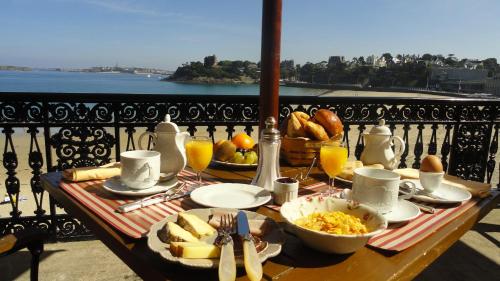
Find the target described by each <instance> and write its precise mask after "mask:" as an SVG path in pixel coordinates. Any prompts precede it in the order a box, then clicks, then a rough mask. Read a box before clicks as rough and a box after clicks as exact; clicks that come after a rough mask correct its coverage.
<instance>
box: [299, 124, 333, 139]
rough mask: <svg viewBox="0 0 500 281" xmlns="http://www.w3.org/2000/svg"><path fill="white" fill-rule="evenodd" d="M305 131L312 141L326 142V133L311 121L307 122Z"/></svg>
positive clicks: (321, 127)
mask: <svg viewBox="0 0 500 281" xmlns="http://www.w3.org/2000/svg"><path fill="white" fill-rule="evenodd" d="M305 131H306V133H307V134H308V135H309V137H311V138H312V139H316V140H321V141H326V140H328V134H327V133H326V131H325V129H324V128H323V126H321V125H319V124H316V123H314V122H312V121H307V123H306V126H305Z"/></svg>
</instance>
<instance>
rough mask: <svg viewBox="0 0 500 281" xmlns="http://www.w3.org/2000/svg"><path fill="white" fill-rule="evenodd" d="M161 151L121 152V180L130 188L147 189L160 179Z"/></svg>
mask: <svg viewBox="0 0 500 281" xmlns="http://www.w3.org/2000/svg"><path fill="white" fill-rule="evenodd" d="M160 155H161V154H160V152H158V151H151V150H132V151H126V152H122V153H120V162H121V165H122V172H121V176H120V180H121V181H122V182H123V183H124V184H125V185H127V186H128V187H130V188H133V189H146V188H150V187H152V186H154V185H155V184H156V183H158V180H159V179H160Z"/></svg>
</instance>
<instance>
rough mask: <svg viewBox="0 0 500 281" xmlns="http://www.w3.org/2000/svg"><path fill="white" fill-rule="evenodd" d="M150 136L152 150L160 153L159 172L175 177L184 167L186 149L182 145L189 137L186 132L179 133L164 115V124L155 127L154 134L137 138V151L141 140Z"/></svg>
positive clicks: (140, 147)
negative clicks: (171, 174) (152, 144)
mask: <svg viewBox="0 0 500 281" xmlns="http://www.w3.org/2000/svg"><path fill="white" fill-rule="evenodd" d="M145 136H151V137H152V138H153V143H154V144H155V146H154V147H153V150H155V151H158V152H160V153H161V165H160V172H161V173H165V174H170V173H173V175H174V176H175V175H177V174H178V173H179V172H180V171H182V169H184V167H186V148H185V147H184V143H185V141H186V138H187V137H189V133H188V132H180V131H179V127H177V124H175V123H172V122H170V115H169V114H167V115H165V122H160V123H159V124H158V125H156V128H155V132H154V133H151V132H147V131H146V132H144V133H142V134H141V135H140V136H139V149H141V150H142V149H143V148H142V145H141V144H142V139H143V138H144V137H145Z"/></svg>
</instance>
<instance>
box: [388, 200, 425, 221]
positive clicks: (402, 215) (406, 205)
mask: <svg viewBox="0 0 500 281" xmlns="http://www.w3.org/2000/svg"><path fill="white" fill-rule="evenodd" d="M419 215H420V209H419V208H418V207H417V206H416V205H415V204H413V203H411V202H409V201H406V200H398V206H397V207H396V208H395V209H394V210H393V211H392V212H390V213H387V214H384V217H385V218H386V219H387V221H388V222H389V223H400V222H407V221H410V220H412V219H414V218H416V217H418V216H419Z"/></svg>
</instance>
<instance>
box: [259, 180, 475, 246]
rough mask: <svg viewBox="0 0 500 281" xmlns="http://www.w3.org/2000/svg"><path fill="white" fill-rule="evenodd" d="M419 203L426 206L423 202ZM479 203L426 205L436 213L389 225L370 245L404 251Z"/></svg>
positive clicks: (306, 192) (309, 191) (304, 192)
mask: <svg viewBox="0 0 500 281" xmlns="http://www.w3.org/2000/svg"><path fill="white" fill-rule="evenodd" d="M326 188H327V184H326V183H323V182H320V183H316V184H312V185H309V186H305V187H303V188H300V189H299V196H317V195H318V194H319V192H320V191H322V190H325V189H326ZM419 203H421V204H424V203H422V202H419ZM477 203H478V199H472V200H469V201H467V202H464V203H462V204H460V205H458V206H457V205H451V206H450V205H445V204H426V205H428V206H432V207H434V208H435V209H436V213H434V214H427V213H421V214H420V215H419V216H418V217H417V218H415V219H414V220H412V221H410V222H408V223H406V224H405V223H402V224H394V225H389V228H388V229H386V230H385V231H384V232H382V233H381V234H379V235H377V236H374V237H373V238H372V239H370V240H369V241H368V245H370V246H372V247H375V248H379V249H384V250H389V251H398V252H399V251H403V250H404V249H407V248H409V247H411V246H413V245H415V244H416V243H418V242H419V241H421V240H422V239H424V238H426V237H427V236H429V235H431V234H432V233H434V232H435V231H436V230H438V229H439V228H441V227H442V226H444V225H445V224H447V223H449V222H450V221H452V220H454V219H455V218H457V217H458V216H460V215H461V214H463V213H464V212H465V211H467V210H468V209H469V208H470V207H472V206H474V205H476V204H477ZM267 207H269V208H271V209H273V210H276V211H279V209H280V206H277V205H267Z"/></svg>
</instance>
